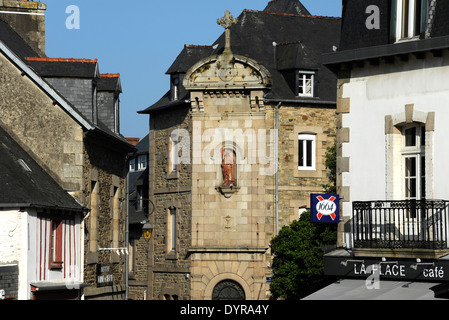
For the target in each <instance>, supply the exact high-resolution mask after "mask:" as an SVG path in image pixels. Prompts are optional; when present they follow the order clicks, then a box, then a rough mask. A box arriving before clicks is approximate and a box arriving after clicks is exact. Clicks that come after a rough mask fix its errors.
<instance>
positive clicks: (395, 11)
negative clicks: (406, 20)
mask: <svg viewBox="0 0 449 320" xmlns="http://www.w3.org/2000/svg"><path fill="white" fill-rule="evenodd" d="M397 1H398V0H392V1H391V20H390V37H391V39H392V41H395V40H396V24H397V15H398V2H397Z"/></svg>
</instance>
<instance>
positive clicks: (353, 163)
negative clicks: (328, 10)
mask: <svg viewBox="0 0 449 320" xmlns="http://www.w3.org/2000/svg"><path fill="white" fill-rule="evenodd" d="M343 5H344V11H343V17H342V35H341V43H340V45H339V50H338V51H337V52H334V53H330V54H326V55H325V57H323V60H324V62H325V64H326V65H327V66H328V67H329V68H331V69H332V70H334V71H335V73H336V74H337V75H338V99H337V101H338V105H337V113H338V122H337V123H338V134H337V136H338V141H337V172H338V177H337V189H338V192H339V194H341V195H343V196H344V200H343V201H342V206H341V216H342V218H343V222H341V223H340V225H339V233H338V249H337V250H335V251H334V252H331V253H329V254H328V255H327V256H326V261H325V272H326V274H328V275H332V276H338V277H341V279H342V281H339V282H338V283H335V284H333V285H332V286H331V288H325V289H323V290H322V291H320V292H318V293H316V294H314V295H313V296H311V297H310V299H326V298H328V297H330V295H337V296H338V298H339V299H385V300H422V299H443V298H446V299H447V298H448V288H449V276H448V272H447V271H448V270H449V263H448V259H449V255H448V254H449V245H448V233H447V230H448V228H449V223H448V208H449V206H448V199H449V186H448V184H447V179H446V177H447V175H448V170H447V166H446V159H447V156H449V148H448V146H447V143H446V139H447V135H448V134H447V133H446V131H448V126H447V125H446V119H447V116H448V98H449V86H448V82H447V81H446V77H447V74H448V71H449V67H448V66H449V53H448V48H449V46H448V40H449V27H448V23H447V15H448V13H449V3H448V2H447V1H441V0H438V1H435V0H429V1H427V0H413V1H412V0H411V1H405V0H404V1H403V0H397V1H386V0H379V1H361V0H345V1H343ZM363 26H365V27H363ZM448 133H449V132H448Z"/></svg>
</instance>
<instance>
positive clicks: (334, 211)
mask: <svg viewBox="0 0 449 320" xmlns="http://www.w3.org/2000/svg"><path fill="white" fill-rule="evenodd" d="M310 210H311V211H312V222H321V223H339V222H340V196H339V195H338V194H311V195H310Z"/></svg>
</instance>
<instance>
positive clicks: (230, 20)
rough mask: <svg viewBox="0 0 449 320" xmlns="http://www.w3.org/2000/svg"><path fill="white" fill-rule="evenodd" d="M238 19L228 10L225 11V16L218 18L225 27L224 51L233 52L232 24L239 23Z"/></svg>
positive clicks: (218, 21)
mask: <svg viewBox="0 0 449 320" xmlns="http://www.w3.org/2000/svg"><path fill="white" fill-rule="evenodd" d="M237 22H238V19H236V18H234V17H233V16H232V14H231V12H229V11H228V10H226V11H225V15H224V17H222V18H221V19H217V24H218V25H220V26H222V27H223V28H225V36H226V44H225V49H224V52H223V53H229V54H231V30H230V28H231V27H232V25H234V24H237Z"/></svg>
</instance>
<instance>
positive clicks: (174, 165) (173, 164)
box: [169, 135, 179, 172]
mask: <svg viewBox="0 0 449 320" xmlns="http://www.w3.org/2000/svg"><path fill="white" fill-rule="evenodd" d="M178 155H179V140H178V137H177V136H175V135H171V136H170V159H169V170H170V172H177V171H178V162H179V157H178Z"/></svg>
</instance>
